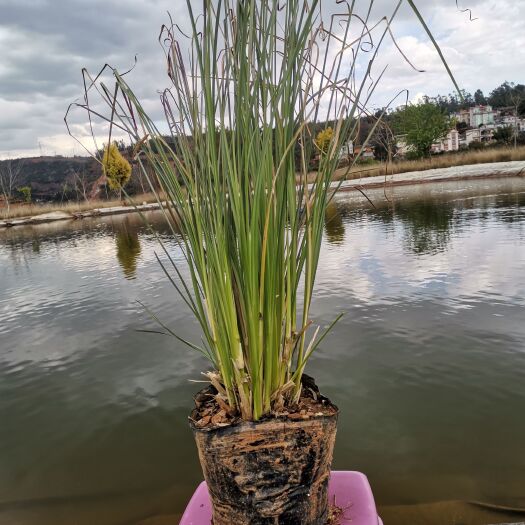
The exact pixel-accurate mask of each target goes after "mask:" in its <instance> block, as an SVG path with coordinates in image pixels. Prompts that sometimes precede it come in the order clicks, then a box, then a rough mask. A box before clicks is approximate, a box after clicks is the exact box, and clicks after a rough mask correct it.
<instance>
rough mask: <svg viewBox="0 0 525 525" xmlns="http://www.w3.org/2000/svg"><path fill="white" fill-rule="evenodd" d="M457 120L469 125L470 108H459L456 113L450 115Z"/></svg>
mask: <svg viewBox="0 0 525 525" xmlns="http://www.w3.org/2000/svg"><path fill="white" fill-rule="evenodd" d="M452 116H453V117H454V118H455V119H456V120H457V121H458V122H463V123H464V124H466V125H467V126H469V127H470V110H469V109H460V110H459V111H458V112H457V113H454V114H453V115H452Z"/></svg>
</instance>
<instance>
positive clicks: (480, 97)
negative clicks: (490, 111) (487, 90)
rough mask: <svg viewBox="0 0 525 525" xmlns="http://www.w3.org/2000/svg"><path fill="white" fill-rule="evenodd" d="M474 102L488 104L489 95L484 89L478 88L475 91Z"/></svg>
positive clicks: (482, 104)
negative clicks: (487, 95) (485, 93)
mask: <svg viewBox="0 0 525 525" xmlns="http://www.w3.org/2000/svg"><path fill="white" fill-rule="evenodd" d="M474 102H475V103H476V104H477V105H478V106H479V105H481V106H486V105H487V97H486V96H485V95H484V94H483V91H481V89H477V90H476V92H475V93H474Z"/></svg>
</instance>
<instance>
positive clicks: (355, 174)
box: [334, 146, 525, 180]
mask: <svg viewBox="0 0 525 525" xmlns="http://www.w3.org/2000/svg"><path fill="white" fill-rule="evenodd" d="M512 160H525V146H520V147H519V148H516V149H513V148H488V149H486V150H481V151H465V152H461V153H454V154H447V155H438V156H434V157H432V158H430V159H422V160H405V161H399V162H393V163H391V164H390V165H388V166H387V165H386V164H384V163H377V164H375V165H368V166H367V165H361V166H355V167H353V168H352V169H351V170H350V173H348V175H347V177H346V178H347V179H359V178H361V177H374V176H377V175H382V176H383V175H385V174H388V175H394V174H397V173H407V172H410V171H424V170H430V169H435V168H450V167H453V166H468V165H471V164H485V163H489V162H508V161H512ZM346 170H347V169H346V168H341V169H339V170H337V171H336V172H335V174H334V180H339V179H341V178H343V177H344V176H345V174H346Z"/></svg>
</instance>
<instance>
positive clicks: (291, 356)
mask: <svg viewBox="0 0 525 525" xmlns="http://www.w3.org/2000/svg"><path fill="white" fill-rule="evenodd" d="M407 1H408V3H409V4H410V5H411V6H412V7H413V9H414V10H415V12H416V14H417V15H418V16H419V14H418V13H417V10H416V9H415V6H414V5H413V2H412V0H407ZM362 4H363V2H361V3H360V7H362V8H363V7H364V11H363V12H362V13H361V14H363V17H364V18H363V17H359V16H354V15H355V13H354V12H353V6H354V4H353V3H345V2H343V3H339V2H337V3H336V2H334V3H333V5H334V6H335V10H336V12H337V13H338V14H337V15H334V16H330V15H329V14H326V12H325V13H324V15H322V14H321V9H320V2H318V0H311V1H309V2H307V1H303V0H288V1H287V2H278V1H277V0H273V1H269V2H262V1H258V0H244V1H238V2H231V1H229V0H224V1H221V0H216V1H213V2H212V1H211V0H205V1H204V2H202V3H199V4H198V5H201V6H202V8H203V13H200V14H199V15H197V14H196V13H194V6H195V5H196V4H195V3H194V2H191V1H190V0H188V1H187V8H188V12H189V17H190V20H191V26H192V28H191V32H190V35H189V37H188V38H187V39H186V37H184V35H183V34H182V33H179V32H178V28H177V27H176V26H175V24H172V25H171V26H168V27H165V28H164V30H163V32H162V34H161V38H160V41H161V43H162V44H163V45H164V47H165V51H166V55H167V59H168V74H169V77H170V80H171V82H172V84H173V86H172V88H171V89H169V90H166V91H165V92H164V93H163V94H162V97H161V98H162V104H163V108H164V113H165V116H166V121H167V127H168V128H169V130H170V132H171V134H172V140H171V141H170V143H168V141H167V140H166V139H165V138H164V137H163V133H162V132H161V130H160V129H159V127H157V123H156V122H155V121H154V120H153V119H152V118H150V117H149V116H148V115H147V114H146V112H145V110H144V108H143V107H142V105H141V104H140V102H139V101H138V100H137V98H136V96H135V95H134V93H133V91H132V90H131V88H130V87H129V86H128V84H127V82H126V80H125V79H124V77H123V76H122V75H120V74H119V73H118V71H116V70H114V69H113V70H111V72H112V73H113V75H114V78H115V81H116V85H115V86H114V87H109V86H107V85H106V84H105V83H101V82H100V78H102V77H101V76H99V77H97V78H95V79H93V80H91V79H90V78H89V77H88V78H87V80H88V82H87V87H88V88H87V93H86V97H85V101H86V102H85V103H84V104H77V106H80V107H81V108H84V109H86V110H87V111H88V112H89V115H90V116H91V117H92V118H95V117H97V118H100V117H101V116H102V118H105V119H106V120H107V122H110V123H111V126H110V129H111V133H120V134H123V133H125V134H127V135H129V137H130V139H131V141H132V142H134V143H136V144H138V146H137V147H136V155H135V156H136V159H137V160H138V162H139V164H140V165H141V166H142V168H143V171H144V173H145V174H146V175H149V176H151V175H150V174H151V173H153V174H154V176H155V178H156V181H155V182H158V183H159V184H160V186H161V187H162V189H163V191H164V192H165V194H166V195H167V198H168V201H169V202H170V203H171V204H172V205H173V206H172V207H170V208H168V209H165V210H164V212H165V214H166V219H167V220H168V222H169V223H170V224H171V225H172V226H173V229H174V230H175V226H177V229H180V230H181V232H182V236H181V237H176V238H177V239H180V249H181V250H182V253H183V254H184V257H185V260H186V262H187V265H188V271H189V277H188V278H184V277H183V275H182V274H181V272H180V270H179V268H178V266H177V265H176V264H175V263H174V260H173V258H172V257H171V255H170V253H169V252H168V251H167V250H164V257H163V261H162V262H161V264H163V268H164V269H165V272H166V275H167V278H168V279H169V281H170V282H171V284H172V285H173V286H174V287H175V289H176V290H177V292H178V293H179V294H180V295H181V296H182V298H183V299H184V301H185V303H186V305H187V307H188V308H189V309H190V310H191V312H192V313H193V315H194V316H195V318H196V319H197V321H198V322H199V324H200V326H201V329H202V334H203V338H202V342H201V343H194V342H190V341H185V340H183V339H181V338H180V337H179V336H178V335H177V333H176V331H173V330H172V328H171V327H169V326H168V324H167V323H166V321H165V318H166V317H168V315H169V314H168V312H157V313H153V312H152V315H153V316H154V317H155V318H156V319H157V321H158V322H159V323H160V324H161V325H162V326H163V331H164V333H169V334H171V335H173V336H174V337H176V338H177V339H179V340H180V341H183V342H184V343H186V344H188V345H189V346H191V347H192V348H193V349H194V350H196V351H199V352H202V353H203V354H204V355H205V356H207V357H208V358H209V360H210V361H211V363H212V366H213V369H214V370H213V371H212V372H210V373H209V374H208V378H209V380H210V381H211V382H212V384H213V385H214V386H215V387H216V389H217V392H218V394H217V402H218V403H219V404H220V405H221V406H222V407H223V408H224V410H227V411H229V412H233V413H237V414H239V415H240V416H241V417H242V418H243V419H245V420H258V419H260V418H261V417H263V416H265V415H268V414H271V413H276V412H277V413H278V412H279V411H281V410H282V409H283V408H284V407H289V406H290V405H293V404H294V403H295V402H296V401H297V400H298V399H299V396H300V394H301V377H302V375H303V372H304V369H305V365H306V363H307V361H308V359H309V357H310V356H311V355H312V353H313V352H314V351H315V350H316V348H317V346H318V345H319V343H320V342H321V341H322V340H323V337H324V335H325V334H326V330H325V331H323V332H322V333H321V331H320V328H319V327H318V328H317V329H316V330H315V331H313V334H311V333H310V330H309V329H310V327H311V324H312V320H311V318H310V307H311V302H312V297H313V289H314V283H315V276H316V271H317V265H318V261H319V251H320V247H321V237H322V232H323V221H324V215H325V209H326V206H327V203H328V201H329V200H330V198H331V195H332V193H331V190H330V182H331V179H332V176H333V174H334V171H335V170H336V168H337V165H338V158H339V152H340V149H341V147H342V144H343V143H344V142H345V141H346V140H347V139H348V138H352V137H354V136H355V133H356V130H357V123H358V121H359V118H360V116H361V115H362V114H363V108H364V106H365V105H366V103H367V101H368V99H369V97H370V96H371V94H372V93H373V91H374V89H375V87H376V86H377V81H378V80H379V79H380V78H381V73H379V74H378V77H377V79H376V80H375V81H374V80H371V78H372V77H371V72H372V64H373V62H374V60H375V58H376V56H377V53H378V51H379V48H380V46H381V43H382V42H383V40H384V39H385V38H386V37H389V35H390V34H391V33H390V22H391V21H392V19H393V18H394V16H395V15H396V13H397V10H398V9H399V6H400V5H401V2H399V4H396V5H395V6H394V11H393V13H392V14H391V15H390V16H387V17H385V18H381V19H380V20H379V21H378V22H377V23H375V22H373V21H371V20H370V13H371V9H369V10H368V11H367V7H371V4H372V2H371V3H370V6H369V5H368V2H365V4H366V5H364V6H363V5H362ZM367 13H368V14H367ZM322 16H324V17H325V19H324V20H323V18H322ZM425 27H426V26H425ZM181 41H182V43H181ZM358 73H359V75H358ZM95 90H96V91H97V92H98V94H99V95H100V97H101V99H102V101H103V102H106V104H107V107H108V113H107V115H106V116H105V117H104V116H103V115H102V113H101V110H100V107H99V106H97V105H91V103H90V100H91V99H92V98H93V92H94V91H95ZM328 120H331V121H332V122H335V126H334V130H335V133H334V137H333V139H332V142H331V144H330V147H329V148H328V149H327V151H326V152H325V154H323V155H322V156H321V160H320V162H319V168H318V170H317V172H316V176H315V178H314V180H313V183H312V184H311V185H309V184H308V162H307V159H310V158H311V156H312V151H311V148H314V147H315V146H314V145H313V141H311V140H308V139H309V138H310V136H311V130H310V124H311V123H312V122H321V121H328ZM163 129H164V128H163ZM372 131H373V130H372ZM109 139H110V140H111V136H110V137H109ZM172 144H174V145H175V147H174V148H172V147H171V146H172ZM298 165H299V167H298ZM297 169H298V170H299V184H297V183H296V175H297ZM152 187H153V185H152ZM159 242H160V240H159ZM161 246H163V245H162V244H161ZM163 248H164V246H163ZM159 260H161V259H160V258H159ZM334 322H335V320H334ZM332 324H333V323H332ZM329 328H330V327H328V329H329Z"/></svg>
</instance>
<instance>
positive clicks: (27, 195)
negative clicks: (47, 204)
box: [16, 186, 31, 204]
mask: <svg viewBox="0 0 525 525" xmlns="http://www.w3.org/2000/svg"><path fill="white" fill-rule="evenodd" d="M16 191H18V193H20V194H21V195H22V197H24V202H27V203H28V204H29V203H31V186H21V187H20V188H17V189H16Z"/></svg>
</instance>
